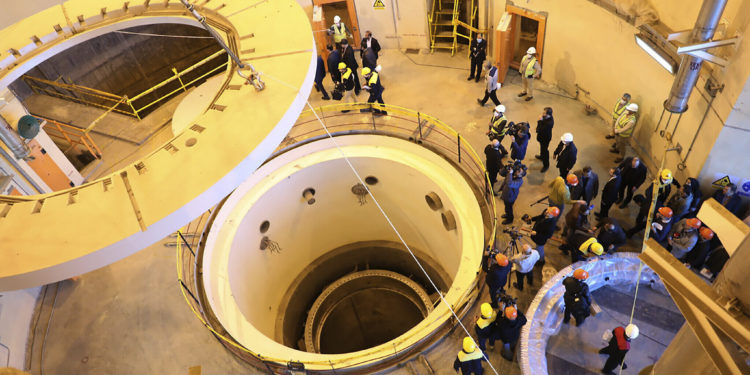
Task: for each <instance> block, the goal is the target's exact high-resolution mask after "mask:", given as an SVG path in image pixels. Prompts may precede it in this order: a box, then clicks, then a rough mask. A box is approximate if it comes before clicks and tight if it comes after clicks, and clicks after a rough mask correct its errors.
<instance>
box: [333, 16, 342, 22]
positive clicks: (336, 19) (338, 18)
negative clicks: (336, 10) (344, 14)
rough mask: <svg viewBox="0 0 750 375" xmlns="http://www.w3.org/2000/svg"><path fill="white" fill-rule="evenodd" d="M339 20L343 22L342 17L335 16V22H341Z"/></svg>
mask: <svg viewBox="0 0 750 375" xmlns="http://www.w3.org/2000/svg"><path fill="white" fill-rule="evenodd" d="M339 22H341V17H339V16H335V17H333V23H339Z"/></svg>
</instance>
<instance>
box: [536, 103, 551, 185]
mask: <svg viewBox="0 0 750 375" xmlns="http://www.w3.org/2000/svg"><path fill="white" fill-rule="evenodd" d="M553 126H555V119H554V118H552V108H550V107H546V108H544V112H543V113H542V115H541V116H539V120H538V121H537V122H536V140H537V141H538V142H539V155H536V156H535V157H536V158H537V159H539V160H541V161H542V170H541V171H540V172H542V173H544V172H546V171H547V169H549V142H550V141H551V140H552V127H553Z"/></svg>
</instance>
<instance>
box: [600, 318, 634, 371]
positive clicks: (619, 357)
mask: <svg viewBox="0 0 750 375" xmlns="http://www.w3.org/2000/svg"><path fill="white" fill-rule="evenodd" d="M638 333H639V332H638V327H637V326H636V325H635V324H628V325H627V326H626V327H622V326H620V327H617V328H615V329H613V330H612V333H611V334H610V333H609V332H607V333H606V334H605V336H604V337H605V338H606V337H609V336H611V338H610V339H609V345H607V346H606V347H604V348H602V349H601V350H599V354H606V355H609V358H607V362H605V363H604V368H603V369H602V373H604V374H614V372H613V371H614V369H615V368H617V367H618V366H620V365H622V369H623V370H624V369H626V368H628V366H627V365H626V364H625V363H623V361H624V360H625V354H627V352H628V350H630V341H631V340H633V339H635V338H637V337H638Z"/></svg>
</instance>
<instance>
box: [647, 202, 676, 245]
mask: <svg viewBox="0 0 750 375" xmlns="http://www.w3.org/2000/svg"><path fill="white" fill-rule="evenodd" d="M671 230H672V209H671V208H669V207H659V209H658V210H656V213H655V214H654V219H653V220H652V221H651V233H650V235H649V236H650V237H651V238H653V239H654V241H656V242H658V243H660V244H661V245H662V246H665V247H666V246H667V238H668V236H669V232H670V231H671Z"/></svg>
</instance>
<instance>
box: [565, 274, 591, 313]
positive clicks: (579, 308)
mask: <svg viewBox="0 0 750 375" xmlns="http://www.w3.org/2000/svg"><path fill="white" fill-rule="evenodd" d="M588 278H589V273H588V272H586V270H584V269H582V268H579V269H577V270H575V271H573V276H572V277H571V276H568V277H566V278H565V279H564V280H563V286H564V287H565V294H564V295H563V301H564V302H565V316H564V317H563V323H565V324H568V323H569V322H570V315H573V317H574V318H575V319H576V327H578V326H580V325H581V324H583V321H584V320H586V318H587V317H588V316H589V315H591V293H590V292H589V285H588V284H586V281H585V280H586V279H588Z"/></svg>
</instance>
